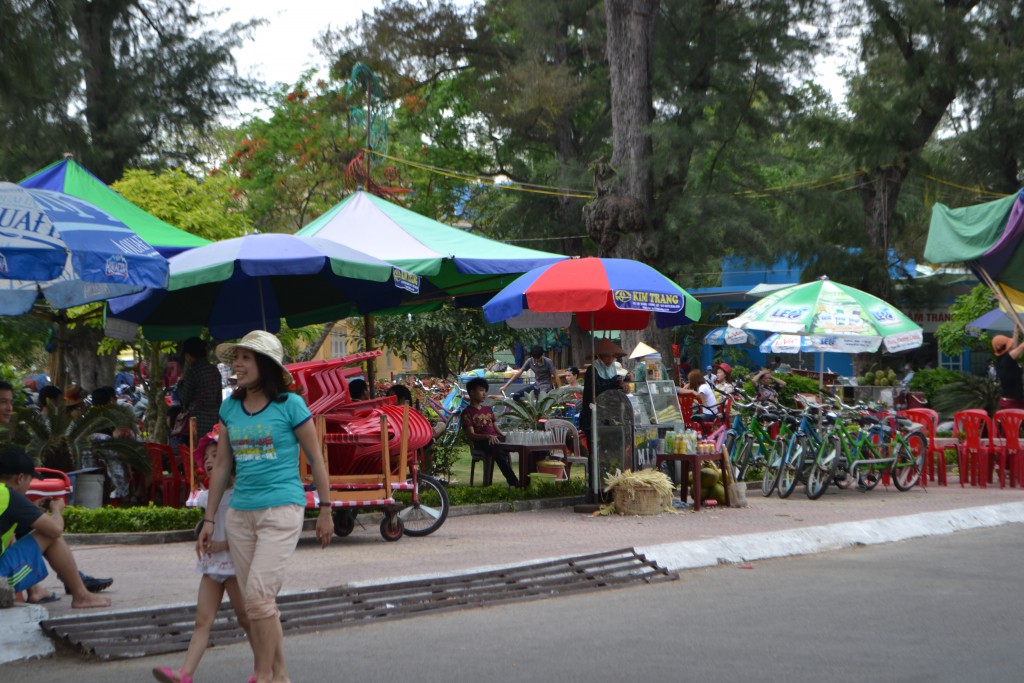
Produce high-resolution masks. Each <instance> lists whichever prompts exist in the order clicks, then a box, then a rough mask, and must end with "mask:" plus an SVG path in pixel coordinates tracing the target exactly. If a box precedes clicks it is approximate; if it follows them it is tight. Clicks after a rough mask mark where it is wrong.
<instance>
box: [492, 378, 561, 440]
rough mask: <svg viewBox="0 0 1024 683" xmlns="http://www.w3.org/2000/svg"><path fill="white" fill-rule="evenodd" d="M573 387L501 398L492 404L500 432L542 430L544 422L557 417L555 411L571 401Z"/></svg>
mask: <svg viewBox="0 0 1024 683" xmlns="http://www.w3.org/2000/svg"><path fill="white" fill-rule="evenodd" d="M575 391H576V389H575V388H574V387H568V386H567V387H559V388H558V389H552V390H551V391H542V392H540V393H539V394H538V393H533V392H530V393H527V394H525V395H523V396H522V397H521V398H519V399H512V398H501V399H498V400H497V401H495V402H494V412H495V413H496V414H497V415H498V420H499V426H500V427H501V430H502V431H507V430H509V429H542V428H543V427H542V426H541V424H542V422H543V421H544V420H547V419H549V418H552V417H557V411H558V410H561V409H562V408H564V407H565V404H566V403H567V402H569V401H570V400H571V399H572V395H573V393H574V392H575Z"/></svg>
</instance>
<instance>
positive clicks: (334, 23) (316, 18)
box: [199, 0, 845, 115]
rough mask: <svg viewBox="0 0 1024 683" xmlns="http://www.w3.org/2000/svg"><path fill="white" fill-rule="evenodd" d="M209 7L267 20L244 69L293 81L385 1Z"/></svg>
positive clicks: (833, 85)
mask: <svg viewBox="0 0 1024 683" xmlns="http://www.w3.org/2000/svg"><path fill="white" fill-rule="evenodd" d="M199 4H200V5H201V6H202V7H203V8H205V9H206V10H209V11H218V10H226V12H225V13H224V15H223V16H222V17H220V18H219V19H218V20H216V21H215V22H214V23H213V26H215V27H220V28H227V27H228V26H230V25H231V24H232V23H233V22H236V21H242V22H244V21H248V20H249V19H252V18H254V17H260V18H263V19H267V20H268V22H269V23H268V24H267V25H265V26H261V27H259V28H257V29H256V30H255V32H254V34H253V37H254V39H253V40H251V41H248V42H246V43H245V45H244V46H243V47H242V48H241V49H240V50H236V51H235V59H236V61H237V62H238V67H239V71H240V72H241V73H242V74H243V75H250V76H252V77H254V78H256V79H258V80H260V81H263V82H266V83H271V84H272V83H292V82H294V81H295V80H296V79H297V78H298V77H299V75H300V74H301V73H302V72H303V71H304V70H305V69H307V68H309V67H311V66H317V67H319V66H322V64H320V63H319V56H318V55H317V53H316V49H315V48H314V47H313V41H314V40H315V39H316V38H317V36H319V35H320V34H321V33H323V32H324V31H325V30H326V29H327V28H335V29H337V28H343V27H345V26H349V25H351V24H352V23H354V22H355V21H356V20H357V19H359V17H360V16H361V15H362V13H363V12H372V11H373V8H374V7H376V6H378V5H379V4H380V0H341V1H340V2H324V0H199ZM844 62H845V60H844V59H843V58H841V57H833V58H830V59H823V60H821V62H820V63H819V64H818V65H817V68H816V71H817V76H818V79H819V82H820V83H821V84H822V85H824V86H825V87H826V88H827V89H828V90H829V91H830V92H832V96H833V99H835V100H837V101H838V102H841V101H842V100H843V97H844V94H845V85H844V84H843V83H842V79H841V78H839V76H838V74H837V70H838V68H839V67H840V66H841V65H842V64H843V63H844ZM250 113H258V112H256V110H255V104H254V103H247V104H243V105H242V114H243V115H245V114H250Z"/></svg>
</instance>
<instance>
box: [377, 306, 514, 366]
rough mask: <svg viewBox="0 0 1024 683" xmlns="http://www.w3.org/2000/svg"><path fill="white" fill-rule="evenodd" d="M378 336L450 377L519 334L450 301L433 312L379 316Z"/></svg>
mask: <svg viewBox="0 0 1024 683" xmlns="http://www.w3.org/2000/svg"><path fill="white" fill-rule="evenodd" d="M374 321H375V326H376V333H375V338H376V339H377V341H379V342H380V343H382V344H384V345H386V346H388V347H389V348H391V349H392V350H393V351H395V352H396V353H398V354H399V356H400V357H401V358H402V359H403V360H408V359H409V358H411V357H412V356H413V355H415V356H416V357H418V358H419V359H420V360H422V361H423V363H424V364H425V365H426V367H427V371H428V372H430V373H431V374H433V375H434V376H436V377H449V376H452V375H455V374H457V373H459V372H461V371H463V370H466V369H469V368H474V367H480V366H481V365H483V364H484V363H487V362H489V361H491V360H493V359H494V349H496V348H497V349H502V348H509V347H510V346H512V344H513V343H515V342H516V341H517V340H518V338H519V334H518V333H517V332H516V331H514V330H512V329H510V328H508V327H506V326H505V325H504V324H500V325H491V324H488V323H487V322H486V321H485V320H484V317H483V314H482V313H481V312H480V311H479V310H473V309H465V308H454V307H452V306H450V305H446V306H445V307H444V308H442V309H440V310H438V311H435V312H433V313H417V314H416V315H410V316H403V315H393V316H379V317H377V318H375V319H374Z"/></svg>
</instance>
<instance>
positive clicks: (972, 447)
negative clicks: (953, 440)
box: [953, 408, 1006, 488]
mask: <svg viewBox="0 0 1024 683" xmlns="http://www.w3.org/2000/svg"><path fill="white" fill-rule="evenodd" d="M953 433H954V434H955V435H957V437H958V438H959V439H960V443H959V445H958V446H957V455H958V458H959V461H960V486H961V487H963V486H964V484H965V483H970V484H971V486H981V487H982V488H985V487H986V486H988V470H989V465H988V463H989V457H990V456H991V455H992V454H993V453H994V451H995V448H994V446H993V442H992V436H993V434H994V433H995V428H994V426H993V424H992V418H990V417H989V416H988V413H986V412H985V411H984V410H980V409H976V408H972V409H970V410H961V411H960V412H958V413H956V414H955V415H954V416H953ZM997 455H998V454H997ZM1005 467H1006V459H1005V455H1004V456H1003V457H1002V459H1001V461H1000V468H1001V469H1005Z"/></svg>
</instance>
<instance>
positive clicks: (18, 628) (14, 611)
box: [0, 603, 54, 664]
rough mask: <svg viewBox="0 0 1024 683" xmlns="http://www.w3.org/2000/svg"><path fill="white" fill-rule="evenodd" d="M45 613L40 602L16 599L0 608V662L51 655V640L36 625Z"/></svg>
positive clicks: (47, 614) (46, 614) (45, 616)
mask: <svg viewBox="0 0 1024 683" xmlns="http://www.w3.org/2000/svg"><path fill="white" fill-rule="evenodd" d="M48 616H49V612H47V611H46V608H44V607H42V606H40V605H26V604H23V603H19V604H17V605H16V606H14V607H11V608H9V609H0V664H8V663H10V662H17V661H20V660H22V659H32V658H35V657H48V656H50V655H52V654H53V652H54V648H53V642H52V641H51V640H50V639H49V638H47V637H46V634H44V633H43V631H42V629H40V628H39V622H40V621H42V620H43V619H46V618H47V617H48Z"/></svg>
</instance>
